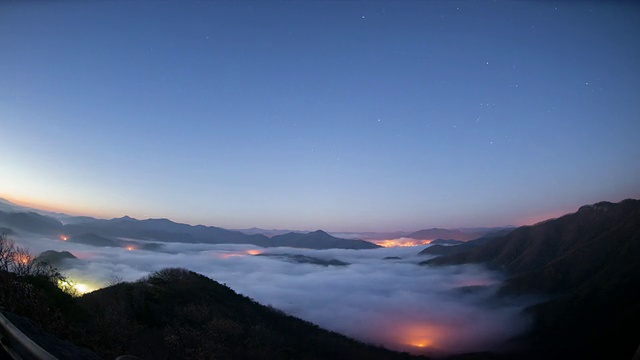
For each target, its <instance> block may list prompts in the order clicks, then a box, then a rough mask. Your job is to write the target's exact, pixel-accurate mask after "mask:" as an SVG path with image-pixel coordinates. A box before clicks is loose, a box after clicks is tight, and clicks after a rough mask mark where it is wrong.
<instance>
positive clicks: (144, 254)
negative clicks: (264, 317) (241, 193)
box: [15, 235, 528, 354]
mask: <svg viewBox="0 0 640 360" xmlns="http://www.w3.org/2000/svg"><path fill="white" fill-rule="evenodd" d="M15 240H16V241H17V242H18V243H21V244H22V245H25V246H28V247H29V248H30V250H31V252H33V253H34V254H38V253H40V252H42V251H44V250H50V249H52V250H57V251H62V250H67V251H70V252H72V253H73V254H74V255H75V256H77V257H78V258H80V259H81V260H82V261H74V262H73V268H70V269H68V270H65V271H64V272H65V274H66V275H67V276H68V277H69V278H71V279H72V280H74V281H76V282H78V283H82V284H85V285H87V286H88V287H89V288H91V289H95V288H99V287H102V286H106V285H107V284H108V283H109V281H111V280H112V279H113V278H115V277H118V278H121V279H123V280H125V281H133V280H137V279H139V278H141V277H143V276H145V275H147V274H149V273H151V272H153V271H157V270H160V269H162V268H164V267H183V268H187V269H190V270H193V271H196V272H198V273H201V274H204V275H206V276H209V277H211V278H212V279H214V280H216V281H218V282H220V283H225V284H227V285H228V286H229V287H231V288H232V289H234V290H235V291H237V292H239V293H241V294H244V295H247V296H249V297H251V298H253V299H255V300H256V301H258V302H260V303H262V304H265V305H272V306H274V307H276V308H278V309H281V310H283V311H284V312H286V313H289V314H291V315H294V316H297V317H299V318H302V319H305V320H308V321H311V322H313V323H315V324H317V325H319V326H321V327H323V328H326V329H329V330H333V331H336V332H339V333H342V334H345V335H348V336H351V337H353V338H356V339H359V340H362V341H365V342H368V343H372V344H376V345H383V346H385V347H387V348H391V349H396V350H402V351H409V352H413V353H425V354H438V353H439V352H445V353H452V352H453V353H459V352H469V351H482V350H495V349H499V347H500V346H501V344H502V343H503V342H504V341H505V340H507V339H508V338H510V337H512V336H515V335H518V334H519V333H521V332H522V331H524V330H525V329H526V327H527V325H528V319H527V318H525V317H524V316H523V315H522V312H521V310H522V309H523V307H524V306H525V305H528V304H524V303H522V302H521V301H520V302H518V301H516V300H515V299H501V300H497V299H496V298H494V297H492V295H493V293H494V291H495V290H496V286H495V285H497V284H498V283H499V282H500V281H501V280H502V279H503V278H502V276H501V274H499V273H496V272H491V271H488V270H486V269H485V268H483V267H481V266H477V265H464V266H451V267H442V268H430V267H425V266H419V265H417V263H418V262H420V261H422V260H425V259H426V258H425V257H422V256H417V255H416V254H417V253H418V252H419V251H420V250H422V249H423V248H424V246H419V247H407V248H381V249H375V250H338V249H335V250H304V249H292V248H270V249H261V248H257V247H255V246H248V245H207V244H181V243H166V244H164V247H163V252H151V251H142V250H133V251H129V250H127V249H123V248H98V247H93V246H88V245H81V244H71V243H67V242H65V241H61V240H59V239H51V238H43V237H38V236H31V235H23V236H20V237H15ZM251 250H260V251H263V252H265V253H278V254H282V253H286V254H303V255H306V256H312V257H316V258H320V259H325V260H330V259H337V260H340V261H343V262H347V263H350V265H349V266H341V267H340V266H338V267H337V266H331V267H325V266H319V265H312V264H301V263H293V262H288V261H285V260H283V259H282V258H275V257H264V256H252V255H251V254H250V253H249V252H250V251H251ZM385 258H387V259H385Z"/></svg>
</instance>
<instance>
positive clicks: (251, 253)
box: [247, 249, 264, 255]
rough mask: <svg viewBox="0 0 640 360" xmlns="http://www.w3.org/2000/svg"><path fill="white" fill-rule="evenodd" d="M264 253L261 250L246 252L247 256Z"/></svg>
mask: <svg viewBox="0 0 640 360" xmlns="http://www.w3.org/2000/svg"><path fill="white" fill-rule="evenodd" d="M263 252H264V251H262V250H258V249H253V250H247V254H248V255H260V254H262V253H263Z"/></svg>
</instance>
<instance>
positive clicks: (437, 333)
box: [399, 324, 448, 351]
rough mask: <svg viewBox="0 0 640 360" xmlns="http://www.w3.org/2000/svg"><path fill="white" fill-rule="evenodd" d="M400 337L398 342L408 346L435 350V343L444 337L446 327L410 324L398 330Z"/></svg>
mask: <svg viewBox="0 0 640 360" xmlns="http://www.w3.org/2000/svg"><path fill="white" fill-rule="evenodd" d="M399 333H400V334H401V336H402V338H401V339H400V341H399V342H400V343H402V344H404V345H405V346H408V347H409V348H414V349H416V348H418V349H424V350H432V351H433V350H437V343H438V342H440V341H442V340H443V337H446V336H447V334H448V331H447V329H446V328H442V327H439V326H434V325H428V324H410V325H407V326H406V327H405V328H403V329H402V330H400V331H399Z"/></svg>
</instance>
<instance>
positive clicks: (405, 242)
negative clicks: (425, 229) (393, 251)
mask: <svg viewBox="0 0 640 360" xmlns="http://www.w3.org/2000/svg"><path fill="white" fill-rule="evenodd" d="M431 241H432V240H415V239H405V238H400V239H391V240H376V241H373V243H374V244H376V245H379V246H382V247H386V248H389V247H409V246H420V245H427V244H430V243H431Z"/></svg>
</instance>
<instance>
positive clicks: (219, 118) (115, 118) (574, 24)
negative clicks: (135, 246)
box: [0, 1, 640, 231]
mask: <svg viewBox="0 0 640 360" xmlns="http://www.w3.org/2000/svg"><path fill="white" fill-rule="evenodd" d="M638 34H640V6H638V5H633V4H631V3H630V2H621V3H615V4H603V3H598V2H579V1H576V2H569V3H566V2H548V1H543V2H525V1H520V2H504V1H497V2H488V1H478V2H427V1H425V2H383V1H379V2H364V1H362V2H361V1H358V2H356V1H354V2H275V1H274V2H271V1H260V2H240V3H236V2H170V1H167V2H162V3H156V2H151V1H129V2H88V3H85V2H77V1H68V2H62V3H53V2H51V3H50V2H29V3H27V4H25V3H23V2H14V3H6V2H5V3H3V4H1V5H0V135H1V136H0V174H1V176H0V197H4V198H7V199H10V200H14V201H18V202H23V203H29V204H35V205H39V206H44V207H48V208H52V209H59V210H64V211H66V212H69V213H81V214H89V215H95V216H101V217H116V216H122V215H124V214H128V215H130V216H134V217H138V218H146V217H168V218H171V219H173V220H176V221H182V222H187V223H192V224H196V223H203V224H207V225H216V226H223V227H229V228H243V227H252V226H258V227H265V228H296V229H316V228H323V229H327V230H333V231H364V230H371V231H381V230H417V229H420V228H425V227H432V226H438V227H457V226H496V225H507V224H523V223H527V222H532V221H535V220H542V219H544V218H545V217H548V216H556V215H559V214H562V213H565V212H570V211H574V210H575V209H576V208H577V207H578V206H580V205H583V204H587V203H593V202H597V201H601V200H609V201H618V200H621V199H623V198H627V197H634V198H637V197H640V42H639V41H638Z"/></svg>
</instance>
